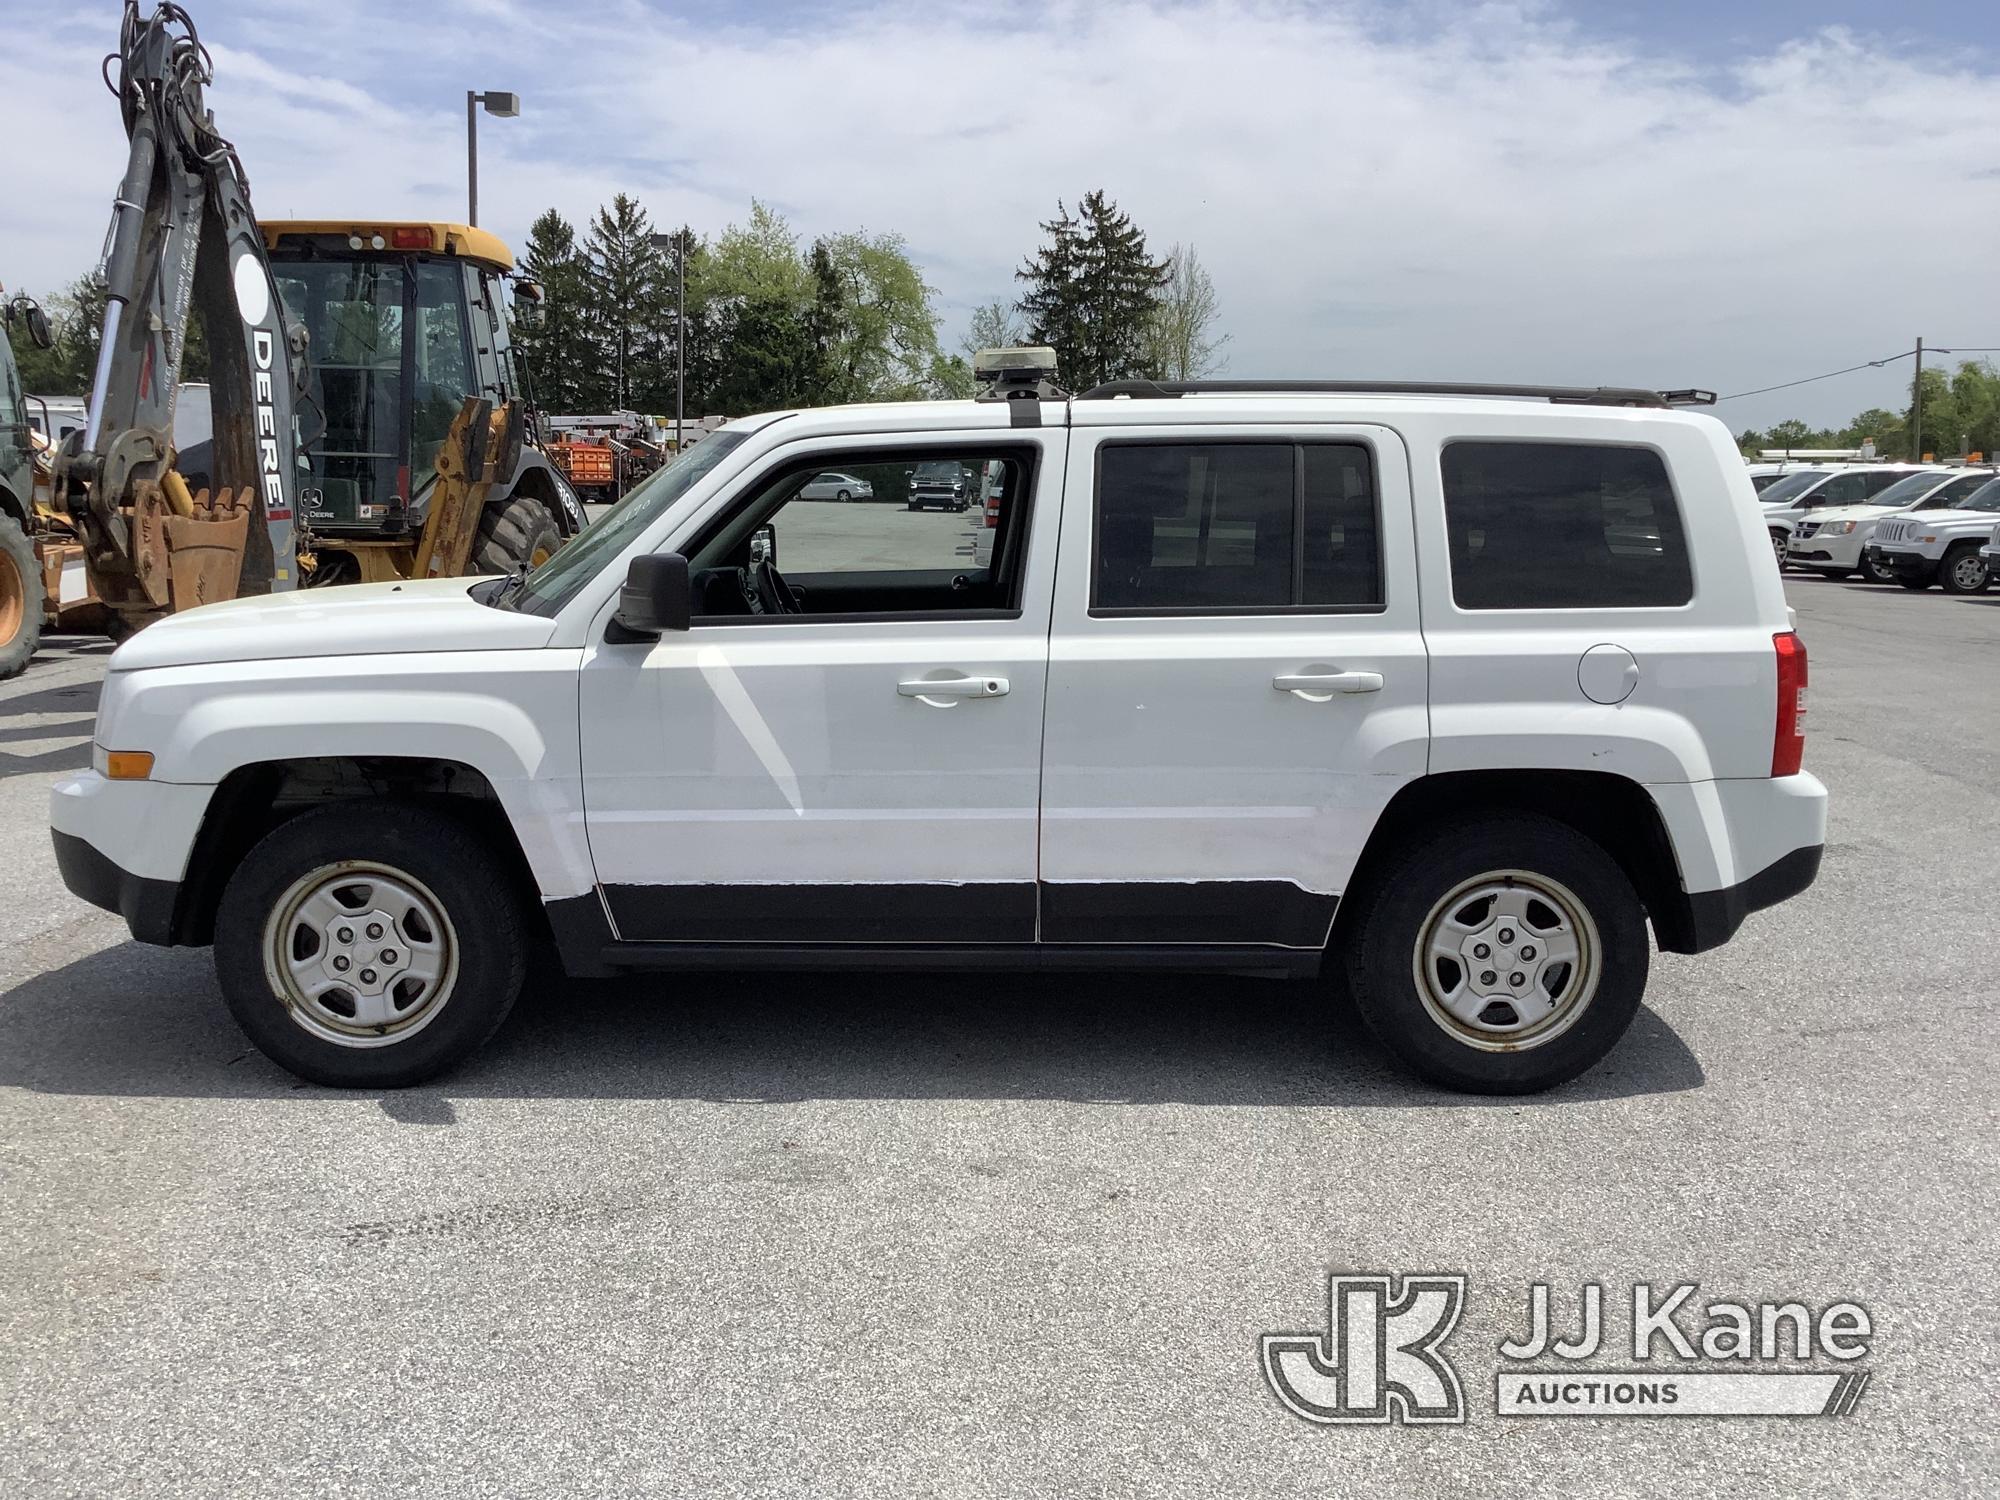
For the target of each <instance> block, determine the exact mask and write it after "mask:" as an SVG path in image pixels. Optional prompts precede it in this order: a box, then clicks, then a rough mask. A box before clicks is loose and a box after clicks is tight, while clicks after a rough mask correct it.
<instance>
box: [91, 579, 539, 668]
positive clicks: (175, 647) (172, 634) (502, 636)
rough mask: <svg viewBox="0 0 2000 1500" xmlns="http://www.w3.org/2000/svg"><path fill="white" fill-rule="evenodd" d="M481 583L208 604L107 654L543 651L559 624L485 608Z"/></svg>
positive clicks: (189, 661)
mask: <svg viewBox="0 0 2000 1500" xmlns="http://www.w3.org/2000/svg"><path fill="white" fill-rule="evenodd" d="M485 581H490V580H481V579H473V578H429V579H422V580H411V581H408V582H404V583H360V584H342V585H339V586H337V587H333V588H322V589H294V590H292V591H291V592H289V593H283V594H262V595H259V596H257V597H255V598H251V599H229V600H226V601H224V602H223V603H221V604H205V605H203V606H202V607H201V608H200V609H191V610H189V611H188V612H187V613H185V614H179V615H170V616H168V617H167V618H166V619H164V620H161V621H158V622H157V623H155V624H152V625H148V626H147V627H146V628H145V629H144V630H142V631H140V632H139V633H138V634H137V635H135V636H133V637H132V638H131V639H130V640H128V641H127V642H125V644H124V645H122V646H120V647H119V648H118V649H117V650H116V651H115V652H113V653H112V656H111V670H112V671H114V672H135V671H142V670H144V669H145V668H148V667H189V666H197V665H201V664H204V663H208V662H231V661H276V660H281V659H284V658H287V657H299V658H306V657H316V656H379V655H382V654H384V653H386V652H391V651H526V650H533V649H534V648H535V647H537V646H543V645H546V644H547V643H548V639H549V636H550V635H551V634H553V633H554V630H555V622H554V621H553V620H547V619H543V618H541V617H540V616H538V615H522V614H515V613H514V612H512V611H511V610H504V609H489V608H487V607H486V606H485V605H484V604H481V603H479V602H478V601H477V600H475V599H473V598H472V597H471V596H470V592H469V591H470V590H471V588H472V587H473V585H474V584H475V583H479V582H485Z"/></svg>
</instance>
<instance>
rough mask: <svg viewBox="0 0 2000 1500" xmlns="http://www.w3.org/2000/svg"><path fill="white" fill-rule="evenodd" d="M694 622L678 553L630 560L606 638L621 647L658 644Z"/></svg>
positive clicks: (682, 559)
mask: <svg viewBox="0 0 2000 1500" xmlns="http://www.w3.org/2000/svg"><path fill="white" fill-rule="evenodd" d="M693 619H694V587H693V584H692V583H691V582H690V580H689V577H688V560H687V559H686V558H685V557H682V556H681V555H680V553H678V552H655V553H652V554H650V555H649V556H645V557H635V558H633V559H632V566H631V567H630V568H628V569H626V571H625V586H624V587H623V588H622V589H620V590H619V592H618V613H617V614H615V615H613V616H612V617H611V629H610V631H609V632H608V633H607V634H606V637H605V638H606V639H607V640H610V641H614V642H617V643H620V644H630V643H632V642H634V641H657V640H658V639H659V638H660V637H661V635H663V634H664V633H665V632H667V631H669V630H686V629H687V628H688V626H689V624H690V623H692V621H693Z"/></svg>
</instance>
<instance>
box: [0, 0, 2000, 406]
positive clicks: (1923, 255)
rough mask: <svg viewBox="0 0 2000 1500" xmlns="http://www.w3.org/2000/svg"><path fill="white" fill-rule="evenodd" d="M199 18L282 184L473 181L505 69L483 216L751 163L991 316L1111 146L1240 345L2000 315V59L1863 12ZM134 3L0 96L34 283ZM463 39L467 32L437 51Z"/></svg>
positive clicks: (1436, 369) (678, 189)
mask: <svg viewBox="0 0 2000 1500" xmlns="http://www.w3.org/2000/svg"><path fill="white" fill-rule="evenodd" d="M392 18H393V22H394V24H390V23H391V20H392ZM198 19H200V20H202V21H203V22H204V24H205V26H206V28H207V30H206V36H207V39H208V40H209V41H210V44H211V46H212V47H213V49H214V50H215V53H216V60H217V67H218V74H219V82H218V86H217V88H216V90H215V91H214V95H213V102H214V104H215V106H216V108H217V111H218V115H219V118H220V121H221V123H222V125H223V128H224V129H225V130H226V131H227V132H228V133H229V134H231V135H232V136H233V137H234V138H235V140H236V141H237V143H238V145H239V147H240V148H241V150H242V153H243V157H244V160H245V163H246V165H247V167H248V170H249V172H250V177H251V183H252V187H253V190H254V192H255V195H256V201H257V203H258V206H259V208H260V209H261V210H262V211H263V212H265V213H267V214H270V215H272V216H274V217H275V216H279V215H285V214H294V213H296V214H299V215H312V216H317V215H319V214H322V213H328V214H343V213H375V214H382V215H388V214H391V213H394V214H405V215H412V216H429V215H437V216H456V215H457V214H459V212H460V211H461V206H462V204H463V201H464V200H463V193H464V187H463V182H464V124H463V116H462V113H461V112H460V110H459V108H458V107H457V102H456V101H457V99H458V97H459V92H458V91H459V90H460V89H461V88H462V87H464V86H466V85H468V84H469V85H475V86H479V87H499V88H518V89H519V90H521V92H522V93H523V95H524V100H525V113H524V116H523V118H521V119H519V120H509V121H499V120H484V121H482V130H481V139H480V148H481V161H482V172H481V198H482V204H483V207H484V212H483V214H482V217H483V218H484V219H485V221H486V222H487V223H488V224H489V225H491V226H492V227H494V228H496V229H499V230H500V231H501V232H502V233H503V234H507V235H511V236H513V237H514V238H516V239H517V240H518V238H519V236H520V235H521V233H522V232H523V231H524V230H525V227H526V225H527V223H528V221H529V219H531V218H532V217H533V216H534V214H535V213H536V212H538V211H539V210H540V209H541V208H544V207H546V206H548V205H549V204H551V203H553V204H556V205H558V206H560V207H561V208H562V209H563V210H564V211H565V212H567V213H568V214H570V215H571V216H572V217H573V218H576V219H582V218H583V217H585V216H587V215H588V214H589V213H590V212H591V211H592V210H593V209H594V208H595V206H596V205H597V203H599V202H600V201H602V200H604V199H605V198H608V197H609V196H610V195H611V194H612V193H613V192H615V191H619V190H625V191H630V192H633V193H635V194H636V195H638V196H639V197H640V198H641V200H642V201H643V202H645V203H646V204H647V206H648V207H649V208H650V209H651V210H652V212H653V214H654V217H655V218H656V219H658V220H660V221H662V222H675V221H679V220H681V219H686V220H688V221H689V222H691V223H693V224H694V225H695V226H696V227H697V228H698V229H702V230H707V231H711V232H712V231H714V230H717V229H719V228H721V227H722V226H723V225H724V224H725V223H727V222H728V221H729V220H730V219H732V218H736V217H740V216H741V215H742V213H743V212H744V211H745V210H746V209H747V206H748V200H749V198H750V197H751V196H752V195H753V194H754V195H756V196H758V197H760V198H763V199H765V200H766V201H769V202H771V203H772V204H774V205H775V206H777V207H778V208H780V209H781V210H782V211H783V212H784V213H786V214H787V215H788V217H790V218H791V219H792V221H793V223H794V224H795V226H796V227H798V228H799V229H800V230H801V231H802V232H804V233H807V234H811V233H815V232H820V231H825V230H834V229H843V228H851V227H854V226H856V225H865V226H867V227H868V228H870V229H892V230H897V231H900V232H902V233H903V234H905V235H906V236H907V237H908V238H909V240H910V242H911V244H912V246H913V248H914V249H915V251H916V252H917V254H918V257H919V259H920V260H921V261H922V263H923V264H924V265H925V267H926V269H927V271H928V273H929V277H930V280H931V281H932V282H933V283H934V284H935V285H936V286H937V287H938V288H939V289H940V292H941V304H942V305H943V306H944V308H945V310H946V312H947V316H948V317H950V318H951V319H952V320H953V321H954V322H957V321H959V320H960V319H962V314H963V309H965V308H967V307H969V306H970V305H972V304H973V303H976V302H979V301H982V300H985V299H987V298H990V297H994V296H1007V295H1011V294H1012V292H1013V289H1014V283H1013V281H1012V271H1013V269H1014V267H1015V266H1016V265H1017V264H1018V263H1019V262H1020V259H1021V258H1022V256H1023V255H1024V254H1025V253H1026V252H1027V250H1028V249H1029V248H1030V247H1031V246H1032V244H1033V243H1034V240H1035V239H1036V237H1037V230H1036V222H1037V220H1039V219H1042V218H1046V217H1048V216H1049V214H1050V212H1051V211H1052V209H1053V207H1054V203H1055V200H1056V198H1057V197H1059V196H1061V197H1065V198H1070V199H1074V198H1075V197H1076V196H1077V195H1078V194H1080V193H1081V192H1083V191H1084V190H1086V189H1088V188H1092V187H1097V186H1102V187H1104V188H1106V189H1107V190H1109V191H1110V193H1111V194H1112V195H1113V196H1114V197H1115V198H1117V199H1118V200H1119V202H1120V203H1121V205H1122V206H1124V207H1125V208H1127V209H1128V210H1130V211H1131V212H1132V214H1133V215H1134V217H1135V218H1136V219H1137V221H1138V222H1139V223H1140V224H1141V225H1142V226H1143V227H1144V228H1145V229H1146V230H1147V232H1148V233H1149V234H1150V235H1151V236H1152V238H1153V239H1154V240H1155V242H1156V243H1158V244H1160V245H1165V244H1167V243H1169V242H1172V241H1175V240H1182V241H1192V242H1194V243H1196V244H1198V245H1199V246H1200V247H1201V251H1202V255H1203V258H1204V260H1205V261H1206V262H1207V263H1208V265H1209V267H1210V269H1211V271H1212V272H1213V274H1214V276H1215V279H1216V283H1217V287H1218V290H1219V291H1220V294H1221V297H1222V303H1223V310H1224V315H1225V318H1226V320H1227V325H1228V328H1229V330H1230V331H1231V332H1232V333H1233V335H1234V339H1233V342H1232V345H1231V354H1232V366H1231V368H1232V373H1239V374H1252V373H1266V374H1273V375H1301V374H1329V375H1385V376H1387V375H1397V376H1408V377H1465V378H1471V379H1498V378H1509V377H1511V378H1520V379H1532V380H1566V381H1598V380H1604V381H1616V382H1635V383H1658V384H1663V385H1682V384H1709V385H1716V386H1719V387H1721V388H1723V389H1725V390H1736V389H1743V388H1747V387H1752V386H1760V385H1765V384H1769V383H1771V382H1773V381H1777V380H1784V379H1789V378H1793V377H1796V376H1799V375H1806V374H1812V373H1816V372H1818V371H1820V370H1827V369H1834V368H1837V367H1839V366H1843V365H1848V364H1852V363H1855V362H1856V361H1857V360H1859V359H1862V358H1869V357H1874V356H1878V355H1881V354H1885V353H1889V352H1892V351H1894V350H1896V349H1898V348H1903V347H1907V345H1908V343H1909V340H1910V339H1911V337H1912V336H1914V335H1916V334H1918V333H1923V334H1925V335H1926V336H1927V337H1929V338H1930V339H1931V340H1933V341H1934V342H1940V343H1942V342H1949V341H1952V340H1957V341H1960V342H1963V343H1968V344H2000V308H1996V306H1995V303H1994V299H1993V296H1992V293H1991V290H1990V287H1991V270H1990V265H1991V258H1992V253H1993V247H1994V245H1995V244H1996V243H2000V172H1996V168H2000V77H1995V76H1993V75H1991V74H1981V73H1977V72H1974V71H1968V70H1966V69H1964V68H1962V67H1958V66H1955V65H1953V64H1951V63H1949V62H1939V61H1935V60H1932V59H1931V58H1930V57H1919V56H1916V55H1913V54H1908V53H1899V52H1884V51H1882V50H1879V49H1877V48H1875V47H1873V46H1872V45H1871V44H1869V43H1867V42H1865V41H1863V40H1861V39H1857V38H1855V37H1853V36H1850V35H1847V34H1845V33H1840V32H1829V33H1825V34H1821V35H1815V36H1808V37H1802V38H1800V39H1798V40H1796V41H1794V42H1793V43H1791V44H1789V45H1787V46H1785V47H1783V48H1781V49H1779V50H1777V51H1775V52H1772V53H1770V54H1768V55H1764V56H1757V57H1748V58H1744V59H1741V60H1739V61H1738V62H1736V63H1735V64H1733V65H1732V66H1731V67H1729V68H1727V69H1721V70H1715V69H1698V68H1696V67H1695V66H1693V65H1692V64H1691V63H1689V62H1688V61H1686V60H1685V59H1676V58H1673V57H1668V56H1661V55H1656V54H1651V53H1646V52H1642V51H1641V50H1639V49H1638V48H1637V47H1624V46H1617V45H1613V44H1610V43H1606V42H1603V41H1588V40H1585V39H1584V38H1582V37H1581V36H1580V34H1579V33H1578V32H1577V31H1576V30H1575V29H1574V28H1572V27H1571V26H1569V25H1568V24H1567V23H1566V22H1565V21H1564V20H1563V19H1562V18H1561V16H1560V15H1559V14H1558V13H1556V12H1554V11H1551V10H1548V9H1546V8H1541V7H1514V6H1480V7H1475V8H1470V9H1459V10H1446V9H1439V8H1436V7H1432V8H1427V9H1425V10H1423V11H1421V12H1419V13H1418V14H1417V16H1415V17H1412V16H1411V15H1410V14H1409V13H1407V12H1395V13H1392V12H1389V11H1387V10H1385V9H1381V8H1379V7H1377V6H1375V5H1372V4H1353V5H1343V6H1317V7H1311V8H1307V7H1304V6H1300V5H1291V4H1282V3H1252V0H1207V3H1195V4H1176V5H1138V4H1129V3H1115V0H1113V3H1100V4H1092V5H1078V4H1067V5H1065V4H1052V5H1045V6H1041V7H1036V8H1033V9H1030V10H1023V9H1021V8H1020V7H1014V6H1001V7H995V6H991V5H979V6H964V7H957V6H943V5H917V6H908V7H905V6H885V7H880V8H875V9H868V10H860V11H846V12H833V11H829V12H824V13H819V12H798V13H792V15H791V19H789V20H786V21H784V22H782V23H778V24H773V25H771V26H768V27H753V26H750V25H748V24H746V23H743V22H741V21H737V22H735V23H732V24H729V25H727V26H720V27H718V26H717V25H716V24H715V23H713V22H710V21H703V20H688V19H685V18H684V16H680V17H676V16H661V15H655V14H652V13H650V12H648V11H647V10H646V9H645V8H643V7H641V6H638V5H636V4H631V3H627V4H622V5H617V6H611V7H596V8H593V9H592V10H591V13H590V14H589V15H588V16H584V15H562V14H557V13H555V10H554V8H553V7H548V8H544V7H540V6H534V7H530V6H526V5H522V4H515V3H510V0H480V3H478V4H476V5H470V4H468V5H459V6H452V7H443V8H440V7H427V8H423V9H416V8H413V7H409V6H407V5H398V6H394V7H391V6H389V5H386V4H372V5H355V6H341V7H331V6H307V5H299V6H286V7H280V8H272V7H270V6H261V7H259V8H258V9H256V10H254V11H246V12H231V11H229V10H226V9H224V8H222V7H221V6H219V5H216V4H211V5H205V6H203V7H202V8H201V10H200V11H199V12H198ZM114 32H115V21H114V19H113V14H112V12H111V11H109V10H108V9H106V8H102V7H99V8H96V9H94V10H92V11H89V12H87V13H79V14H77V15H73V16H71V17H69V18H67V19H65V20H63V21H61V22H59V23H57V24H54V25H52V26H51V27H49V28H47V29H46V31H44V32H42V33H40V34H38V35H36V36H33V37H24V38H20V39H18V41H16V42H15V43H14V44H12V45H10V48H9V55H8V57H7V58H6V59H5V60H4V61H0V130H4V131H5V132H6V133H7V135H8V137H9V138H10V139H15V140H19V139H24V138H29V139H48V140H51V141H54V140H57V139H67V140H69V141H71V142H72V143H73V149H69V150H67V151H65V152H63V153H62V154H63V156H64V160H63V161H62V162H61V163H60V164H54V163H40V164H35V165H32V166H31V167H30V168H29V177H30V189H31V191H30V193H29V195H28V197H29V200H30V201H29V202H28V204H27V206H26V208H25V210H21V209H19V208H18V207H17V209H16V211H15V212H14V213H13V214H12V215H10V217H12V218H13V219H14V220H15V222H16V223H17V224H21V223H23V222H24V221H25V227H24V229H23V230H22V231H21V232H18V233H15V234H10V235H9V236H8V237H7V242H6V246H5V250H4V253H5V255H6V256H7V261H6V262H5V263H0V277H5V278H6V279H7V280H8V281H9V282H10V283H12V284H26V285H29V286H32V287H36V288H46V287H48V286H51V285H54V284H58V283H60V282H61V281H63V280H66V279H67V278H68V277H69V276H70V275H73V274H74V273H75V272H76V271H77V270H79V269H81V268H82V267H83V266H85V265H87V264H88V262H89V261H90V260H91V259H92V258H93V257H94V255H95V253H96V247H97V243H98V240H99V239H100V238H101V236H102V233H103V224H104V220H105V212H106V208H107V205H108V201H109V197H110V190H111V187H112V185H113V183H114V182H115V180H116V177H117V174H118V169H119V164H120V162H121V160H122V155H123V143H122V139H121V137H120V133H119V130H118V127H117V123H116V111H115V107H114V106H113V104H112V102H111V100H110V99H109V98H108V97H107V96H102V95H99V94H97V93H96V92H95V89H96V86H95V84H94V83H93V82H91V73H92V71H93V70H94V68H95V63H96V55H97V54H98V53H99V52H101V51H102V50H103V49H104V47H105V46H106V45H108V42H109V39H110V38H111V36H112V35H113V34H114ZM1939 55H1946V54H1945V53H1944V49H1939ZM434 58H445V59H449V65H448V66H446V67H445V68H443V69H438V70H434V71H433V72H430V73H427V72H426V71H425V69H426V66H427V62H428V60H429V59H434ZM53 154H55V153H52V155H53ZM1900 369H1901V370H1906V369H1907V366H1906V365H1905V366H1902V367H1900ZM1900 378H1902V377H1901V375H1900V374H1899V372H1898V370H1896V369H1892V370H1891V371H1889V372H1886V373H1883V374H1869V375H1865V376H1854V377H1850V378H1847V379H1844V380H1841V381H1831V382H1827V383H1825V384H1823V385H1818V386H1809V387H1806V388H1804V389H1803V390H1802V391H1799V392H1796V393H1787V394H1785V395H1782V396H1779V397H1775V398H1759V399H1757V400H1752V401H1746V402H1742V403H1738V404H1736V405H1734V406H1729V407H1725V408H1723V413H1724V415H1725V416H1726V417H1727V419H1728V420H1730V421H1731V422H1732V423H1733V424H1735V425H1739V426H1741V425H1745V424H1748V423H1758V424H1761V423H1763V422H1767V421H1769V420H1772V419H1775V418H1776V417H1779V416H1783V415H1786V414H1789V413H1793V412H1797V413H1799V414H1802V415H1805V416H1808V417H1809V418H1813V419H1816V420H1817V419H1834V418H1840V417H1844V416H1846V415H1848V414H1850V413H1852V412H1853V411H1855V410H1856V409H1858V408H1860V407H1862V406H1864V405H1868V404H1872V403H1876V402H1880V403H1882V404H1895V403H1896V401H1897V400H1898V399H1899V398H1898V394H1897V392H1898V381H1899V379H1900Z"/></svg>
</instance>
